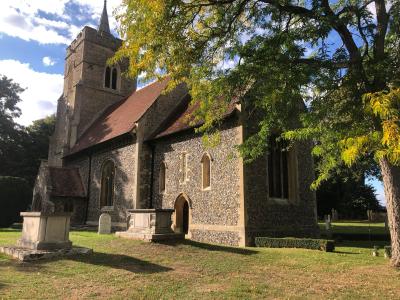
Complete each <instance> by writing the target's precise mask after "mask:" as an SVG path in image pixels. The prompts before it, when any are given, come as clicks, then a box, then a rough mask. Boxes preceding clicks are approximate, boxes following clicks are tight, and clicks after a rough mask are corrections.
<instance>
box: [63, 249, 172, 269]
mask: <svg viewBox="0 0 400 300" xmlns="http://www.w3.org/2000/svg"><path fill="white" fill-rule="evenodd" d="M65 259H68V260H73V261H77V262H81V263H85V264H91V265H96V266H103V267H109V268H113V269H121V270H125V271H129V272H132V273H145V274H153V273H161V272H168V271H172V270H173V269H172V268H169V267H164V266H161V265H158V264H154V263H151V262H149V261H145V260H141V259H138V258H134V257H132V256H128V255H121V254H110V253H103V252H93V254H88V255H76V256H68V257H65Z"/></svg>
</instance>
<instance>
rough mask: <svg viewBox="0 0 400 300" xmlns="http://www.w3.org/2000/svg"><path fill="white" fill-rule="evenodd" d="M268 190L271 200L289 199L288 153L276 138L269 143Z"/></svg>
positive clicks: (273, 137) (272, 138)
mask: <svg viewBox="0 0 400 300" xmlns="http://www.w3.org/2000/svg"><path fill="white" fill-rule="evenodd" d="M268 189H269V196H270V197H271V198H280V199H289V168H288V151H287V150H286V149H285V145H284V144H283V143H282V142H277V141H276V136H272V137H271V138H270V141H269V154H268Z"/></svg>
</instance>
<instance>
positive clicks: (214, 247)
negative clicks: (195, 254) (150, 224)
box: [158, 239, 258, 255]
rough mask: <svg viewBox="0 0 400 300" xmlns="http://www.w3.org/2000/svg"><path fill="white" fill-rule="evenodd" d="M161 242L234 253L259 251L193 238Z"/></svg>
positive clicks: (248, 253) (243, 253) (247, 253)
mask: <svg viewBox="0 0 400 300" xmlns="http://www.w3.org/2000/svg"><path fill="white" fill-rule="evenodd" d="M158 243H159V244H164V245H169V246H176V245H188V246H191V247H195V248H200V249H204V250H208V251H219V252H227V253H234V254H241V255H252V254H257V253H258V251H255V250H250V249H245V248H239V247H229V246H221V245H214V244H207V243H201V242H196V241H192V240H186V239H185V240H172V241H160V242H158Z"/></svg>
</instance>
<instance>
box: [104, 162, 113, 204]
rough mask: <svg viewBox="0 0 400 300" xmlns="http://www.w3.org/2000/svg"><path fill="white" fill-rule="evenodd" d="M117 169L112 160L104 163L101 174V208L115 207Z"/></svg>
mask: <svg viewBox="0 0 400 300" xmlns="http://www.w3.org/2000/svg"><path fill="white" fill-rule="evenodd" d="M114 175H115V167H114V163H113V162H112V161H111V160H108V161H107V162H105V163H104V165H103V168H102V172H101V195H100V207H103V206H113V203H114V200H113V198H114Z"/></svg>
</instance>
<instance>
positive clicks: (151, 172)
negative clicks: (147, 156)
mask: <svg viewBox="0 0 400 300" xmlns="http://www.w3.org/2000/svg"><path fill="white" fill-rule="evenodd" d="M150 148H151V170H150V203H149V206H150V208H153V180H154V159H155V158H154V156H155V155H154V153H155V148H156V146H155V145H153V144H152V143H150Z"/></svg>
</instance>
